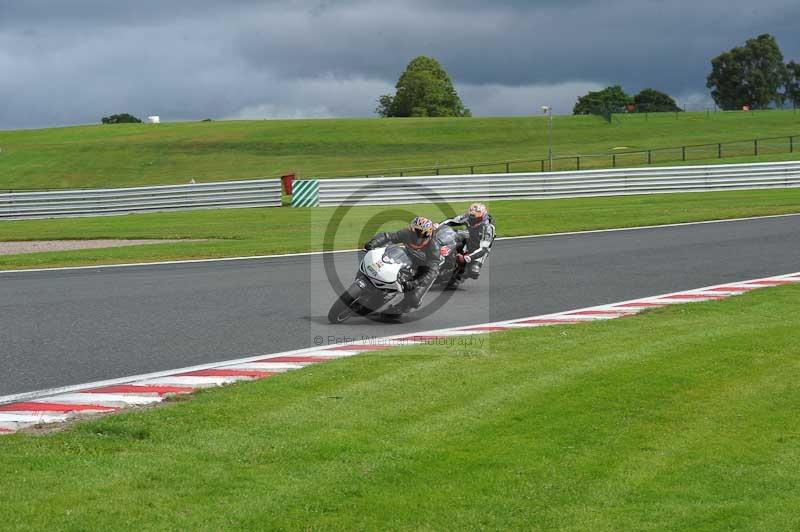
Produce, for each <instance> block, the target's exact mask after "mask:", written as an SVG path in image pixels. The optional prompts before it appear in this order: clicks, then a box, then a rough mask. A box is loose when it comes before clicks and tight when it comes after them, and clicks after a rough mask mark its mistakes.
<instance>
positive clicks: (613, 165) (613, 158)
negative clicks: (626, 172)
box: [611, 153, 617, 168]
mask: <svg viewBox="0 0 800 532" xmlns="http://www.w3.org/2000/svg"><path fill="white" fill-rule="evenodd" d="M616 167H617V154H616V153H612V154H611V168H616Z"/></svg>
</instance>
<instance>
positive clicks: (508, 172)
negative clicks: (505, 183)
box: [506, 163, 511, 174]
mask: <svg viewBox="0 0 800 532" xmlns="http://www.w3.org/2000/svg"><path fill="white" fill-rule="evenodd" d="M506 173H507V174H510V173H511V172H510V171H509V169H508V163H506Z"/></svg>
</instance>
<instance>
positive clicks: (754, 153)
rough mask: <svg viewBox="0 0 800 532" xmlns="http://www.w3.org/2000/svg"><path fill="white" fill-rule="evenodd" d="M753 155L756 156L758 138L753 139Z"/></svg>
mask: <svg viewBox="0 0 800 532" xmlns="http://www.w3.org/2000/svg"><path fill="white" fill-rule="evenodd" d="M753 155H755V156H756V157H757V156H758V139H753Z"/></svg>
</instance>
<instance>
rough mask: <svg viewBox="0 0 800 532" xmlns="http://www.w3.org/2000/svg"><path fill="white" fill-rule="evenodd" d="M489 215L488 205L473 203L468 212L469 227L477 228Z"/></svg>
mask: <svg viewBox="0 0 800 532" xmlns="http://www.w3.org/2000/svg"><path fill="white" fill-rule="evenodd" d="M487 214H488V212H487V210H486V205H484V204H483V203H473V204H472V205H470V206H469V210H467V219H468V220H469V225H470V226H472V227H475V226H476V225H478V224H480V223H481V222H483V220H484V219H485V218H486V215H487Z"/></svg>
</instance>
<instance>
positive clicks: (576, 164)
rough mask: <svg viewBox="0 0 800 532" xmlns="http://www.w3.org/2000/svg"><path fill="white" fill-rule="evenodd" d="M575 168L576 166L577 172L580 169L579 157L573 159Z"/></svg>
mask: <svg viewBox="0 0 800 532" xmlns="http://www.w3.org/2000/svg"><path fill="white" fill-rule="evenodd" d="M575 166H576V168H577V169H578V170H580V169H581V158H580V156H579V157H575Z"/></svg>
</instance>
